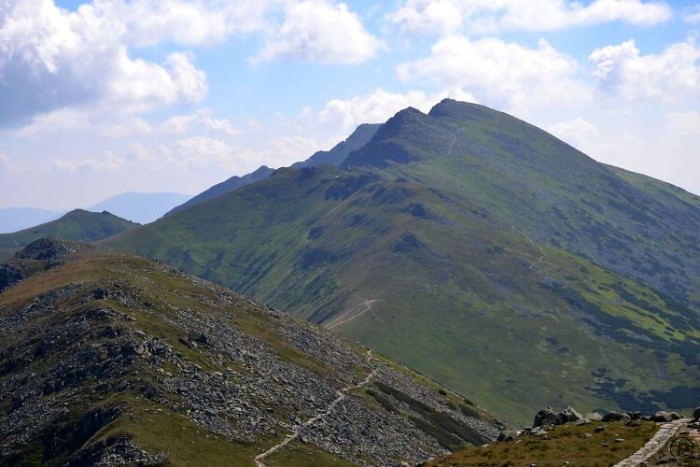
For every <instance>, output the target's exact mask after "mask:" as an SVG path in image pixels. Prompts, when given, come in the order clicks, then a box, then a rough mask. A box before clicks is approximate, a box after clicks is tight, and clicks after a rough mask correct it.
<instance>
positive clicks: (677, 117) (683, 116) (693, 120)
mask: <svg viewBox="0 0 700 467" xmlns="http://www.w3.org/2000/svg"><path fill="white" fill-rule="evenodd" d="M666 124H667V126H668V128H669V129H670V130H671V131H673V132H674V133H679V134H681V135H691V136H693V135H694V136H700V113H698V112H696V111H694V110H689V111H687V112H670V113H668V114H667V115H666Z"/></svg>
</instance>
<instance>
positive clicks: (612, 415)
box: [603, 412, 631, 422]
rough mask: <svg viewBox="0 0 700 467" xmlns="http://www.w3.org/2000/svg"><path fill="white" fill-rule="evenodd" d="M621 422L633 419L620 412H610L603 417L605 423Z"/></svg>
mask: <svg viewBox="0 0 700 467" xmlns="http://www.w3.org/2000/svg"><path fill="white" fill-rule="evenodd" d="M619 420H631V418H630V416H629V415H627V414H626V413H620V412H608V413H606V414H605V415H603V421H604V422H616V421H619Z"/></svg>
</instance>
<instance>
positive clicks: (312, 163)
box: [166, 123, 380, 216]
mask: <svg viewBox="0 0 700 467" xmlns="http://www.w3.org/2000/svg"><path fill="white" fill-rule="evenodd" d="M379 126H380V125H375V124H369V123H365V124H362V125H360V126H358V127H357V129H356V130H355V131H354V132H353V133H352V134H351V135H350V136H349V137H348V139H346V140H345V141H341V142H340V143H338V144H336V145H335V146H334V147H333V148H332V149H331V150H330V151H318V152H316V153H314V154H313V155H312V156H311V157H309V158H308V159H306V160H305V161H303V162H297V163H296V164H293V165H292V168H295V169H299V168H302V167H316V166H319V165H333V166H339V165H340V164H341V163H342V162H343V161H344V160H345V158H346V157H347V156H348V155H349V154H350V153H351V152H352V151H354V150H355V149H358V148H360V147H362V146H364V145H365V144H367V142H368V141H369V140H370V139H371V138H372V136H374V133H375V132H376V131H377V129H378V128H379ZM273 172H274V170H273V169H271V168H269V167H267V166H264V165H263V166H262V167H259V168H258V169H257V170H256V171H255V172H252V173H249V174H248V175H244V176H242V177H239V176H233V177H231V178H229V179H228V180H226V181H224V182H221V183H219V184H217V185H214V186H213V187H211V188H209V189H207V190H205V191H203V192H202V193H200V194H198V195H197V196H195V197H193V198H192V199H191V200H189V201H187V202H186V203H184V204H182V205H180V206H177V207H175V208H174V209H172V210H171V211H170V212H168V213H167V214H166V215H168V216H169V215H172V214H175V213H178V212H180V211H183V210H185V209H188V208H190V207H192V206H195V205H197V204H200V203H203V202H205V201H209V200H211V199H214V198H217V197H219V196H221V195H224V194H226V193H230V192H232V191H234V190H237V189H239V188H241V187H244V186H246V185H248V184H250V183H254V182H257V181H260V180H264V179H266V178H267V177H269V176H270V175H272V173H273Z"/></svg>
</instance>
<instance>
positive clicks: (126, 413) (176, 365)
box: [0, 242, 497, 465]
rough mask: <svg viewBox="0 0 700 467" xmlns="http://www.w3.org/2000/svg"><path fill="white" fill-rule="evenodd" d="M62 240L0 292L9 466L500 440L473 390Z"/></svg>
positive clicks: (427, 453) (319, 455) (422, 452)
mask: <svg viewBox="0 0 700 467" xmlns="http://www.w3.org/2000/svg"><path fill="white" fill-rule="evenodd" d="M61 245H62V244H52V243H51V242H47V243H46V244H45V245H43V247H42V248H38V250H41V251H43V252H44V253H45V255H44V256H48V257H52V256H53V257H55V259H56V260H57V261H56V264H54V265H53V266H52V267H51V268H49V269H48V270H44V268H36V269H41V271H40V272H36V270H34V271H29V270H27V271H28V272H27V274H25V276H24V278H23V279H22V280H21V281H19V282H17V283H15V284H14V285H12V286H10V287H9V288H7V289H6V290H5V291H4V292H3V293H2V294H0V328H2V329H3V331H4V332H3V333H2V336H0V349H1V350H0V394H2V395H3V399H2V403H1V404H2V405H1V407H0V409H1V410H0V457H1V458H2V459H4V460H5V461H3V462H8V463H9V464H18V463H23V462H33V461H37V462H43V463H46V464H48V465H59V464H60V465H63V464H66V463H67V464H71V465H87V464H89V465H94V464H115V463H117V464H118V463H138V462H141V463H146V464H148V463H154V462H163V461H168V462H172V463H173V464H176V465H177V464H187V463H192V462H197V463H204V464H208V465H231V463H233V464H235V465H254V464H255V463H256V462H257V463H258V465H276V464H279V463H282V464H284V463H287V462H292V463H294V462H301V461H304V460H306V461H308V459H310V458H313V459H316V460H323V462H349V463H356V464H368V463H370V464H384V465H388V464H396V463H398V462H402V461H406V462H411V463H415V462H420V461H423V460H426V459H428V458H430V457H433V456H436V455H440V454H444V453H446V452H448V450H452V449H456V448H457V447H459V446H460V445H461V444H463V443H464V442H467V443H471V444H481V443H483V442H486V441H488V440H490V439H492V438H493V437H494V436H495V435H496V434H497V431H496V428H495V427H494V425H495V421H494V420H493V419H492V418H490V417H489V416H488V415H487V414H485V413H484V412H483V411H481V410H480V409H478V408H476V407H474V406H473V405H471V403H469V402H468V401H466V400H464V399H463V398H461V397H459V396H457V395H456V394H454V393H451V392H449V391H446V390H444V389H441V388H440V387H439V386H437V385H435V384H434V383H432V382H430V381H428V380H426V379H425V378H423V377H420V376H418V375H416V374H414V373H412V372H410V371H408V370H406V369H404V368H401V367H399V366H398V365H396V364H393V363H391V362H389V361H387V360H386V359H384V358H383V357H381V356H375V355H373V354H372V353H371V352H370V351H369V350H368V349H366V348H361V347H360V346H358V345H357V344H353V343H350V342H348V341H345V340H342V339H339V338H337V337H335V336H333V335H331V334H330V333H328V332H326V331H324V330H321V329H319V328H317V327H315V326H313V325H311V324H307V323H300V322H297V321H295V320H294V319H292V318H290V317H289V316H287V315H286V314H284V313H281V312H279V311H275V310H272V309H270V308H268V307H267V306H265V305H263V304H261V303H258V302H255V301H253V300H250V299H247V298H245V297H242V296H240V295H236V294H234V293H232V292H229V291H226V290H225V289H223V288H220V287H217V286H214V285H212V284H210V283H208V282H206V281H203V280H200V279H195V278H193V277H191V276H187V275H185V274H182V273H180V272H177V271H175V270H172V269H170V268H168V267H166V266H164V265H163V264H161V263H155V262H150V261H146V260H142V259H138V258H135V257H130V256H123V255H115V254H105V253H97V252H95V251H94V250H92V249H90V250H79V249H70V248H68V249H65V248H62V247H61ZM64 246H65V245H64ZM35 253H36V252H35ZM28 256H31V257H32V258H34V257H36V256H37V255H36V254H32V255H28ZM44 259H45V260H48V259H50V258H44ZM59 259H60V261H58V260H59ZM28 261H39V260H37V259H31V260H28ZM9 464H8V465H9Z"/></svg>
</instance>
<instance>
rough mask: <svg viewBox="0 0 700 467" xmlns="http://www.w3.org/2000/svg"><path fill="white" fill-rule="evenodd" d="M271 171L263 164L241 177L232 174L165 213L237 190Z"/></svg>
mask: <svg viewBox="0 0 700 467" xmlns="http://www.w3.org/2000/svg"><path fill="white" fill-rule="evenodd" d="M272 172H274V170H272V169H271V168H269V167H267V166H265V165H263V166H260V167H258V169H257V170H256V171H255V172H252V173H249V174H247V175H244V176H242V177H239V176H237V175H234V176H233V177H231V178H229V179H228V180H225V181H223V182H221V183H218V184H216V185H214V186H213V187H211V188H209V189H207V190H205V191H203V192H202V193H200V194H198V195H197V196H194V197H192V198H191V199H189V200H188V201H187V202H185V203H183V204H180V205H178V206H175V207H174V208H172V209H171V210H170V211H168V212H167V213H166V214H165V215H166V216H170V215H172V214H175V213H178V212H180V211H183V210H185V209H187V208H189V207H192V206H195V205H197V204H200V203H203V202H205V201H209V200H210V199H214V198H217V197H219V196H221V195H223V194H226V193H228V192H231V191H234V190H237V189H238V188H240V187H242V186H246V185H248V184H249V183H253V182H257V181H258V180H263V179H265V178H267V177H269V176H270V174H271V173H272Z"/></svg>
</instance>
